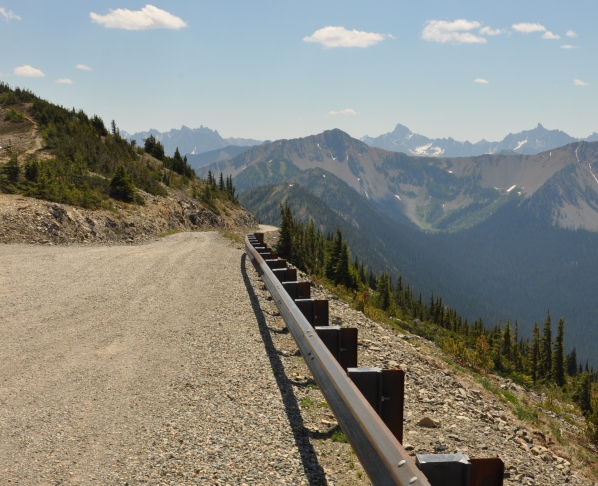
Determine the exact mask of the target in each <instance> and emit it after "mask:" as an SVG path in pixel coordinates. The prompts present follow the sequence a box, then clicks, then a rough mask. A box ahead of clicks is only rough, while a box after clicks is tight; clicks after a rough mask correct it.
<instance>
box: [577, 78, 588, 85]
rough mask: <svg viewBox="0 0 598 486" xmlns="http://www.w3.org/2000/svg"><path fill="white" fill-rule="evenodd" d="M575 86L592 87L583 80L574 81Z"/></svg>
mask: <svg viewBox="0 0 598 486" xmlns="http://www.w3.org/2000/svg"><path fill="white" fill-rule="evenodd" d="M573 84H574V85H575V86H589V85H590V83H586V82H585V81H582V80H581V79H574V80H573Z"/></svg>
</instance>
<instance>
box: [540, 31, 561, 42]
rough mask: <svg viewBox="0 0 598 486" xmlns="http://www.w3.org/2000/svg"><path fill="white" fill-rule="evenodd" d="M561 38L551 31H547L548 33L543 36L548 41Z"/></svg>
mask: <svg viewBox="0 0 598 486" xmlns="http://www.w3.org/2000/svg"><path fill="white" fill-rule="evenodd" d="M560 38H561V36H560V35H558V34H553V33H552V32H550V31H549V30H547V31H546V32H544V34H543V35H542V39H548V40H558V39H560Z"/></svg>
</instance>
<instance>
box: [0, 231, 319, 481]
mask: <svg viewBox="0 0 598 486" xmlns="http://www.w3.org/2000/svg"><path fill="white" fill-rule="evenodd" d="M0 250H1V251H0V302H1V303H2V312H1V314H0V335H1V336H2V346H1V347H0V363H2V366H1V368H0V410H1V413H0V484H127V483H128V484H129V485H132V484H227V483H230V484H243V483H246V484H248V485H249V484H307V483H308V481H311V484H316V483H317V482H319V481H318V479H317V477H316V476H317V475H318V474H322V473H321V471H319V466H318V465H317V464H316V463H308V462H307V459H306V457H308V456H306V454H305V451H303V452H301V447H298V445H297V441H296V439H295V437H296V435H294V432H293V428H292V427H291V425H290V423H292V422H294V420H292V418H290V416H289V411H288V404H287V405H286V407H285V403H283V401H284V392H283V393H281V390H280V388H279V387H278V386H277V381H276V377H275V376H274V373H273V371H272V368H271V363H270V360H269V358H268V355H267V353H266V351H265V347H264V343H263V342H262V336H261V334H260V329H259V327H258V324H257V322H256V320H257V318H256V312H254V308H255V306H256V302H255V299H253V302H252V298H250V293H249V292H248V288H247V285H248V282H250V281H252V280H257V276H256V274H255V272H254V271H253V269H252V268H250V267H251V266H250V264H249V261H248V260H245V259H244V258H243V257H242V255H243V253H242V249H241V246H240V245H238V244H236V243H232V242H230V241H228V240H224V239H223V238H222V237H220V236H219V235H217V234H215V233H184V234H177V235H173V236H171V237H168V238H165V239H161V240H157V241H154V242H151V243H148V244H144V245H139V246H112V247H106V246H97V247H84V246H71V247H39V246H28V245H7V246H2V247H1V248H0ZM245 268H247V271H245ZM254 283H255V282H254ZM299 420H300V419H299ZM295 434H296V431H295Z"/></svg>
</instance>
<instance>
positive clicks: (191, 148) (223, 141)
mask: <svg viewBox="0 0 598 486" xmlns="http://www.w3.org/2000/svg"><path fill="white" fill-rule="evenodd" d="M120 134H121V136H122V137H124V138H126V139H127V140H135V141H136V142H137V145H139V146H143V144H144V140H145V139H146V138H148V137H149V136H150V135H153V136H154V137H155V138H156V140H159V141H160V142H162V145H163V146H164V152H165V153H166V155H170V156H172V155H174V151H175V149H176V148H177V147H178V148H179V152H180V153H181V154H183V155H186V154H201V153H204V152H208V151H210V150H216V149H221V148H224V147H227V146H229V145H235V146H241V147H250V146H252V145H259V144H260V143H262V142H261V141H260V140H252V139H249V138H234V137H229V138H222V137H221V136H220V134H219V133H218V131H217V130H211V129H209V128H208V127H204V126H200V127H199V128H189V127H186V126H185V125H183V126H182V127H181V129H180V130H177V129H176V128H173V129H172V130H170V131H168V132H159V131H158V130H155V129H153V128H152V129H151V130H148V131H147V132H137V133H133V134H131V133H128V132H126V131H124V130H121V131H120Z"/></svg>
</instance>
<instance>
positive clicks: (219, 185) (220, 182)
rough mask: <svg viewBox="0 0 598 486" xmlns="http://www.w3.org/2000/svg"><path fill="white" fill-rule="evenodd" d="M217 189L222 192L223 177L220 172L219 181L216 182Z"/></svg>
mask: <svg viewBox="0 0 598 486" xmlns="http://www.w3.org/2000/svg"><path fill="white" fill-rule="evenodd" d="M218 189H220V190H221V191H222V192H224V177H223V176H222V172H220V180H219V181H218Z"/></svg>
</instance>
